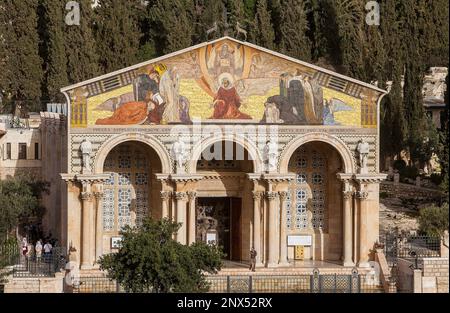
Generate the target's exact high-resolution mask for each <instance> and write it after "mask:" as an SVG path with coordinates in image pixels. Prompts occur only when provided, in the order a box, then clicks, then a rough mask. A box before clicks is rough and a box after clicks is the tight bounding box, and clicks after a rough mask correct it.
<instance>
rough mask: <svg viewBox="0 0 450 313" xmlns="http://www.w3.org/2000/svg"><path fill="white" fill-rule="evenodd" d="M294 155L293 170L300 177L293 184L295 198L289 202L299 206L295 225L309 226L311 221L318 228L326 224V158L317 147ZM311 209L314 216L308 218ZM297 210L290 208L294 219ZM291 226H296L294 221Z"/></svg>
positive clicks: (291, 217) (302, 227)
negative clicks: (293, 210)
mask: <svg viewBox="0 0 450 313" xmlns="http://www.w3.org/2000/svg"><path fill="white" fill-rule="evenodd" d="M293 159H294V161H293V162H291V163H290V170H291V171H293V172H295V173H296V179H295V181H294V182H293V186H292V188H291V194H293V195H294V198H293V200H294V201H292V202H290V203H289V204H290V206H291V207H294V208H295V218H294V221H295V223H294V225H295V229H297V230H306V229H307V228H308V227H309V225H311V227H312V228H314V229H320V228H323V226H324V216H325V209H326V208H325V203H326V202H325V200H326V199H325V196H326V158H325V156H324V155H323V154H321V153H319V152H317V151H315V150H313V149H307V150H305V149H304V148H302V149H299V150H298V151H297V152H296V154H295V155H294V157H293ZM308 212H310V216H311V220H308ZM293 213H294V212H292V211H289V218H290V220H291V221H292V219H293ZM288 229H292V223H291V224H289V226H288Z"/></svg>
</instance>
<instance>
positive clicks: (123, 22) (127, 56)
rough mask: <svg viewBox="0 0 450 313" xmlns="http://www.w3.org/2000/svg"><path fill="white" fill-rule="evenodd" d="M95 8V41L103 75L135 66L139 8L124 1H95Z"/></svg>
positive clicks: (137, 45)
mask: <svg viewBox="0 0 450 313" xmlns="http://www.w3.org/2000/svg"><path fill="white" fill-rule="evenodd" d="M98 4H99V5H98V6H97V7H96V9H95V11H96V25H97V27H96V31H95V37H96V41H97V48H98V55H99V61H100V64H101V66H102V70H103V72H111V71H114V70H118V69H120V68H123V67H127V66H130V65H132V64H135V63H136V58H137V53H138V50H139V40H140V38H141V33H140V29H139V27H138V8H139V4H137V3H134V2H132V1H128V0H99V1H98Z"/></svg>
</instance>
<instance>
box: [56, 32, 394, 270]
mask: <svg viewBox="0 0 450 313" xmlns="http://www.w3.org/2000/svg"><path fill="white" fill-rule="evenodd" d="M61 91H62V92H63V93H64V94H65V96H66V99H67V105H68V108H69V110H68V118H67V121H68V127H67V128H68V130H67V138H68V142H67V172H66V173H62V174H61V177H62V179H63V180H64V181H65V182H66V188H67V189H66V191H65V192H64V196H63V197H62V198H63V199H64V205H63V207H62V211H61V213H60V214H59V215H58V216H60V218H59V221H58V223H59V222H61V223H60V227H59V228H58V229H59V231H58V233H59V235H60V236H61V241H62V242H63V243H64V244H66V245H67V247H71V248H72V250H73V253H74V254H75V255H76V260H77V261H78V262H79V265H80V268H81V269H82V270H90V269H95V268H96V267H97V264H96V260H97V259H98V258H99V257H100V256H101V255H103V254H105V253H110V252H114V251H115V249H117V244H118V243H119V242H120V236H119V231H120V229H121V228H122V227H123V226H124V225H139V224H140V223H141V222H142V220H143V218H145V216H148V215H150V216H152V217H153V218H156V219H160V218H170V219H173V220H174V221H177V222H179V223H181V227H180V229H179V231H178V233H177V234H176V240H178V241H179V242H181V243H183V244H191V243H193V242H195V241H205V242H209V243H215V244H218V245H220V246H221V247H222V248H223V250H224V253H225V254H226V259H228V260H230V261H235V262H244V263H245V262H248V261H249V251H250V249H251V248H252V247H254V249H255V250H256V251H257V266H258V267H296V266H302V262H301V260H312V261H326V262H334V263H338V264H343V265H344V266H355V265H356V266H359V267H367V266H368V262H369V261H370V260H371V259H372V255H371V250H372V248H373V246H374V244H375V242H376V241H377V239H378V220H379V217H378V210H379V208H378V206H379V183H380V182H381V181H382V180H383V179H385V175H384V174H380V173H379V146H380V142H379V125H380V122H379V103H380V100H381V98H382V97H383V96H384V95H385V94H386V92H385V91H384V90H381V89H378V88H377V87H375V86H373V85H370V84H366V83H364V82H360V81H357V80H355V79H352V78H349V77H346V76H343V75H340V74H337V73H334V72H331V71H329V70H326V69H323V68H319V67H317V66H314V65H311V64H308V63H305V62H302V61H299V60H295V59H293V58H290V57H287V56H284V55H281V54H279V53H276V52H274V51H270V50H267V49H264V48H261V47H258V46H255V45H252V44H249V43H246V42H240V41H238V40H235V39H232V38H229V37H224V38H221V39H218V40H215V41H211V42H206V43H203V44H200V45H197V46H193V47H190V48H188V49H184V50H181V51H178V52H175V53H172V54H169V55H166V56H163V57H160V58H157V59H154V60H151V61H148V62H144V63H141V64H138V65H135V66H131V67H128V68H125V69H123V70H119V71H116V72H113V73H110V74H107V75H103V76H101V77H97V78H94V79H91V80H88V81H85V82H81V83H79V84H76V85H73V86H69V87H66V88H63V89H62V90H61ZM297 261H298V262H297Z"/></svg>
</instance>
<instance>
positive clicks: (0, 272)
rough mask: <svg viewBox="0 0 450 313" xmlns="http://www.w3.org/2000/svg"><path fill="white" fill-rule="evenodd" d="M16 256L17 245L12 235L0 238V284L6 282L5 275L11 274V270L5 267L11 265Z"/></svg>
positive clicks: (17, 251)
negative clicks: (4, 238) (5, 238)
mask: <svg viewBox="0 0 450 313" xmlns="http://www.w3.org/2000/svg"><path fill="white" fill-rule="evenodd" d="M18 256H19V247H18V245H17V240H16V239H15V238H14V237H12V238H9V239H7V240H3V239H0V284H4V283H6V282H7V280H6V276H8V275H10V274H11V271H7V270H6V269H5V267H6V266H8V265H12V264H13V262H15V261H16V260H17V257H18Z"/></svg>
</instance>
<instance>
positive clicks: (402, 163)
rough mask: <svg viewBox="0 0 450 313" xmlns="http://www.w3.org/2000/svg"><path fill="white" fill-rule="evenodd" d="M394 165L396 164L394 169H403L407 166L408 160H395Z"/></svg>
mask: <svg viewBox="0 0 450 313" xmlns="http://www.w3.org/2000/svg"><path fill="white" fill-rule="evenodd" d="M393 166H394V170H398V171H401V170H402V169H404V168H405V167H406V162H405V161H403V160H395V161H394V165H393Z"/></svg>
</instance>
